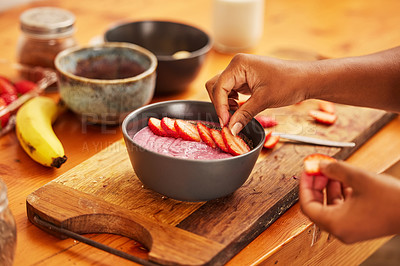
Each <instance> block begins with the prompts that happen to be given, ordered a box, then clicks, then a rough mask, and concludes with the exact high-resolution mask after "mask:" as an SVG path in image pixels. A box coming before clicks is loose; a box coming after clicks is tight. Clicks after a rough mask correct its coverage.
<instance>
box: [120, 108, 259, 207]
mask: <svg viewBox="0 0 400 266" xmlns="http://www.w3.org/2000/svg"><path fill="white" fill-rule="evenodd" d="M165 116H168V117H172V118H180V119H189V120H202V121H208V122H218V117H217V114H216V113H215V109H214V106H213V105H212V103H209V102H201V101H166V102H160V103H155V104H151V105H147V106H144V107H142V108H139V109H137V110H135V111H133V112H132V113H130V114H129V115H128V116H127V117H126V118H125V120H124V122H123V123H122V132H123V136H124V139H125V144H126V147H127V150H128V154H129V157H130V160H131V163H132V166H133V169H134V170H135V173H136V175H137V177H138V178H139V179H140V181H141V182H142V183H143V184H144V186H145V187H146V188H149V189H151V190H153V191H156V192H158V193H160V194H162V195H164V196H167V197H169V198H173V199H176V200H182V201H208V200H212V199H216V198H220V197H223V196H226V195H229V194H231V193H233V192H234V191H236V190H237V189H238V188H239V187H240V186H242V185H243V183H244V182H245V181H246V180H247V178H248V177H249V175H250V173H251V171H252V169H253V167H254V164H255V163H256V161H257V158H258V155H259V154H260V151H261V149H262V146H263V142H264V138H265V133H264V129H263V128H262V127H261V125H260V124H259V123H258V122H257V121H256V120H255V119H253V120H252V121H251V122H250V123H249V124H248V125H247V126H246V127H245V128H244V129H243V131H242V132H243V133H244V134H245V135H246V136H247V137H248V138H249V139H250V140H252V141H253V144H254V145H253V146H254V148H253V149H252V150H251V151H250V152H248V153H246V154H243V155H239V156H235V157H231V158H227V159H218V160H189V159H182V158H176V157H171V156H167V155H163V154H159V153H156V152H153V151H150V150H147V149H144V148H143V147H141V146H139V145H138V144H136V143H135V142H133V141H132V137H133V136H134V135H135V134H136V133H137V132H138V131H139V130H141V129H142V128H144V127H146V126H147V122H148V119H149V118H150V117H157V118H159V119H161V118H162V117H165Z"/></svg>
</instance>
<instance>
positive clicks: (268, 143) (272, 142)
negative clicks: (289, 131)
mask: <svg viewBox="0 0 400 266" xmlns="http://www.w3.org/2000/svg"><path fill="white" fill-rule="evenodd" d="M280 139H281V137H280V136H272V131H269V132H267V133H266V135H265V141H264V145H263V146H264V148H266V149H273V148H274V147H275V146H276V144H278V142H279V140H280Z"/></svg>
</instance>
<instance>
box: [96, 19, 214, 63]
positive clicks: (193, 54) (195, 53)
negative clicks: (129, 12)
mask: <svg viewBox="0 0 400 266" xmlns="http://www.w3.org/2000/svg"><path fill="white" fill-rule="evenodd" d="M146 22H147V23H148V22H151V23H166V24H177V25H181V26H185V27H189V28H192V29H195V30H198V31H200V32H201V33H203V34H204V35H205V36H206V37H207V43H206V45H204V46H203V47H201V48H200V49H197V50H195V51H193V52H189V53H190V55H189V56H187V57H184V58H174V57H173V56H172V55H155V56H156V57H157V59H158V60H159V61H183V60H187V59H190V58H194V57H198V56H200V55H203V54H207V53H208V52H209V51H210V50H211V48H212V47H213V39H212V37H211V35H210V34H208V33H207V32H205V31H204V30H202V29H201V28H199V27H197V26H193V25H191V24H188V23H186V22H178V21H175V20H161V19H155V20H151V19H146V20H133V21H128V22H122V23H119V24H116V25H114V26H112V27H110V28H109V29H107V30H106V32H105V33H104V34H103V39H104V41H105V42H106V43H108V42H109V41H107V39H106V38H107V37H106V36H107V34H108V33H109V32H111V31H112V30H115V29H117V28H119V27H122V26H126V25H130V24H139V23H146ZM114 42H115V41H114Z"/></svg>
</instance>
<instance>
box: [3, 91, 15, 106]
mask: <svg viewBox="0 0 400 266" xmlns="http://www.w3.org/2000/svg"><path fill="white" fill-rule="evenodd" d="M0 97H1V98H2V99H3V100H4V101H5V102H6V104H7V105H9V104H10V103H12V102H13V101H15V100H17V99H18V96H17V94H8V93H3V94H2V95H1V96H0Z"/></svg>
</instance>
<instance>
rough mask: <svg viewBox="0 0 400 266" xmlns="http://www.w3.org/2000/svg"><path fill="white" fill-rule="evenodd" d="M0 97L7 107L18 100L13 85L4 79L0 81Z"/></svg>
mask: <svg viewBox="0 0 400 266" xmlns="http://www.w3.org/2000/svg"><path fill="white" fill-rule="evenodd" d="M0 96H1V98H3V99H4V101H5V102H6V103H7V105H8V104H10V103H12V102H13V101H15V100H16V99H17V98H18V96H17V90H16V89H15V87H14V85H13V84H12V83H11V82H10V81H8V80H7V79H6V78H1V79H0Z"/></svg>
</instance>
